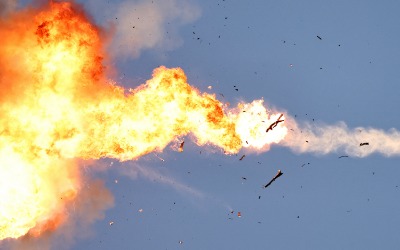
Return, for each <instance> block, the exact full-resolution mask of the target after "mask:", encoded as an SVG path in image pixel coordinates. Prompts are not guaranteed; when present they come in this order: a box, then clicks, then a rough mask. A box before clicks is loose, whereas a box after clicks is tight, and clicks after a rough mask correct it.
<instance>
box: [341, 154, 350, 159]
mask: <svg viewBox="0 0 400 250" xmlns="http://www.w3.org/2000/svg"><path fill="white" fill-rule="evenodd" d="M345 157H349V156H348V155H341V156H339V159H340V158H345Z"/></svg>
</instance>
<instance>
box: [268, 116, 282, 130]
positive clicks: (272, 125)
mask: <svg viewBox="0 0 400 250" xmlns="http://www.w3.org/2000/svg"><path fill="white" fill-rule="evenodd" d="M282 116H283V114H281V115H280V116H279V118H278V119H277V120H276V121H275V122H273V123H272V124H271V125H269V127H268V128H267V130H266V131H265V132H268V131H270V130H272V129H274V128H275V127H276V126H278V124H279V123H280V122H283V121H284V120H281V118H282Z"/></svg>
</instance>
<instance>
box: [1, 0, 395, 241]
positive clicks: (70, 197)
mask: <svg viewBox="0 0 400 250" xmlns="http://www.w3.org/2000/svg"><path fill="white" fill-rule="evenodd" d="M100 34H101V31H100V29H99V28H98V27H97V26H96V25H94V24H93V23H92V22H91V21H90V20H89V19H88V18H87V17H86V16H85V14H84V12H83V11H82V10H81V9H80V8H79V6H77V5H76V4H73V3H70V2H51V3H50V4H49V5H48V6H45V7H44V8H43V9H41V10H23V11H19V12H15V13H12V14H9V16H8V17H7V18H3V19H0V37H2V45H1V46H0V65H1V67H0V75H1V78H0V86H1V88H0V116H1V119H0V161H1V163H2V165H1V168H0V169H1V176H2V181H1V182H0V196H1V199H0V240H3V239H6V238H20V237H22V236H24V235H28V236H30V237H40V236H42V235H43V234H45V233H49V232H52V231H54V230H56V229H57V228H59V227H60V226H62V225H63V224H65V223H66V221H68V220H69V216H70V215H69V213H68V211H67V210H68V209H67V208H68V207H69V206H70V205H71V204H74V206H75V204H78V206H79V204H81V205H80V206H85V205H87V204H84V202H82V199H83V198H82V199H80V197H85V198H84V199H83V200H90V199H93V198H92V196H91V195H88V194H85V193H84V192H83V191H82V190H83V188H82V187H83V185H84V184H83V179H84V178H83V175H82V167H81V166H80V164H79V162H78V161H79V160H96V159H100V158H114V159H117V160H120V161H126V160H134V159H138V158H139V157H140V156H143V155H145V154H148V153H150V152H161V151H162V150H163V149H164V148H165V147H167V146H168V145H169V144H170V143H171V142H173V141H176V140H178V139H180V138H181V137H183V136H186V135H190V137H191V138H193V140H194V141H195V143H196V144H197V145H199V146H202V145H211V146H214V147H217V148H220V149H221V150H222V151H223V152H224V153H226V154H235V153H237V152H239V150H241V149H242V148H243V147H245V148H248V150H251V151H256V152H261V151H265V150H268V149H269V147H270V145H271V144H274V143H275V144H278V143H279V144H280V145H283V146H287V147H289V148H291V149H293V150H294V151H297V152H300V153H303V152H313V153H321V154H326V153H330V152H334V151H336V150H338V149H343V150H344V151H345V152H346V153H348V154H349V155H353V156H359V157H363V156H366V155H368V154H371V153H374V152H380V153H382V154H384V155H388V156H391V155H399V154H400V144H399V143H398V142H399V141H400V133H399V132H398V131H396V130H394V129H393V130H392V131H390V132H389V133H387V132H385V131H381V130H377V129H370V128H368V129H365V128H356V129H355V130H350V129H348V128H347V127H346V126H345V125H344V124H339V125H335V126H325V125H310V124H305V125H301V126H300V125H299V124H297V123H296V121H294V120H293V118H291V117H290V116H289V115H287V114H282V113H272V112H270V111H268V110H267V109H266V108H265V107H264V105H263V100H255V101H253V102H251V103H239V104H238V105H237V106H236V107H232V108H231V107H229V106H228V104H224V103H222V102H220V101H218V100H217V99H216V96H215V94H209V93H201V92H200V91H199V90H197V89H196V88H194V87H192V86H190V85H189V84H188V81H187V78H186V76H185V74H184V72H183V70H182V69H180V68H172V69H169V68H166V67H164V66H161V67H159V68H157V69H155V70H154V72H153V76H152V78H151V79H150V80H148V81H147V82H145V83H144V84H142V85H141V86H139V87H138V88H135V89H125V88H123V87H120V86H118V83H116V82H113V81H112V80H109V79H108V77H107V68H106V67H105V65H106V64H105V63H104V60H105V59H107V54H106V52H105V50H104V38H103V37H102V36H101V35H100ZM180 141H181V140H180ZM183 143H184V142H182V143H181V147H180V148H179V149H178V150H179V151H183ZM364 145H366V146H364ZM361 146H363V147H361ZM243 157H244V156H242V158H241V159H243ZM96 187H97V188H96V190H102V191H101V192H99V194H98V193H96V195H94V196H101V194H100V193H102V194H104V195H105V199H106V200H108V203H109V200H110V199H109V198H107V197H109V196H107V195H108V193H107V191H105V190H103V189H102V188H101V185H100V184H96ZM106 203H107V202H106ZM93 206H94V207H99V206H98V205H93ZM104 206H106V205H104ZM95 217H96V216H93V217H92V218H91V219H90V220H91V221H93V220H94V219H96V218H95Z"/></svg>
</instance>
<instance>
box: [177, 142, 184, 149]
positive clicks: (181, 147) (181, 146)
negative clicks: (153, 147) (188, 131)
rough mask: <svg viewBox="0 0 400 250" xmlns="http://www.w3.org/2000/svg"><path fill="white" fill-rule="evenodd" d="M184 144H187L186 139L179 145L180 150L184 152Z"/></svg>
mask: <svg viewBox="0 0 400 250" xmlns="http://www.w3.org/2000/svg"><path fill="white" fill-rule="evenodd" d="M183 145H185V141H183V142H181V145H180V146H179V149H178V151H179V152H183Z"/></svg>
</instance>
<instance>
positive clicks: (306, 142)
mask: <svg viewBox="0 0 400 250" xmlns="http://www.w3.org/2000/svg"><path fill="white" fill-rule="evenodd" d="M286 126H287V127H288V128H289V133H288V134H287V135H286V138H285V139H284V140H283V141H282V142H281V145H283V146H286V147H289V148H291V149H292V150H293V151H295V152H297V153H315V154H329V153H333V152H339V153H341V152H343V153H346V154H348V155H349V156H355V157H365V156H368V155H370V154H373V153H380V154H382V155H384V156H388V157H389V156H398V155H400V132H399V131H397V130H396V129H394V128H393V129H390V130H389V131H383V130H380V129H375V128H364V127H357V128H354V129H350V128H348V127H347V125H346V124H345V123H344V122H340V123H338V124H336V125H325V124H319V123H312V124H311V123H308V122H306V123H303V124H299V123H297V122H296V121H295V120H294V119H293V118H292V117H286Z"/></svg>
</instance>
